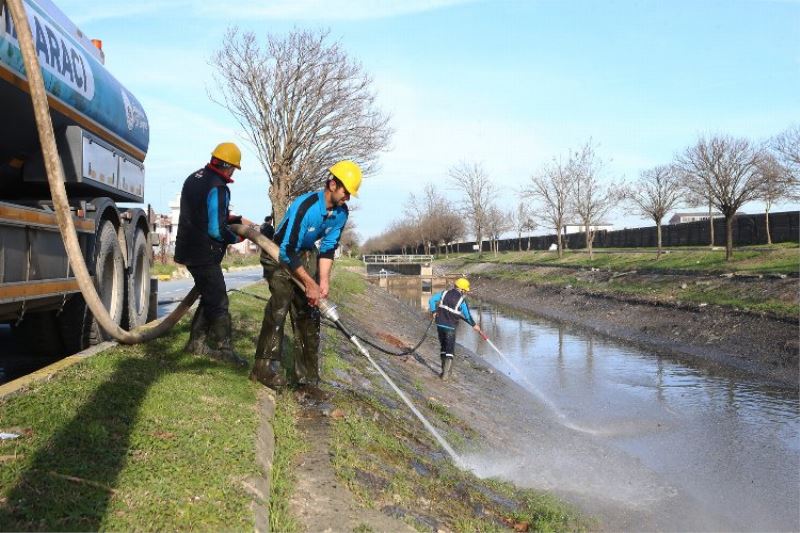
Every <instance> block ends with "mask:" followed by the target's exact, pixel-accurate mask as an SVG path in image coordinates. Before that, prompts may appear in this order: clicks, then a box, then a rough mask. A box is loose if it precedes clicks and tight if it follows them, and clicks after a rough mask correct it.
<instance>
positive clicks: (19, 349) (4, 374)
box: [0, 266, 262, 383]
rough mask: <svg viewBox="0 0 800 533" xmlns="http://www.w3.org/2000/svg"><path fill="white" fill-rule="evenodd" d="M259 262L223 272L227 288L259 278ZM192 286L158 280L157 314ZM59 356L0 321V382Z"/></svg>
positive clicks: (175, 303)
mask: <svg viewBox="0 0 800 533" xmlns="http://www.w3.org/2000/svg"><path fill="white" fill-rule="evenodd" d="M261 274H262V270H261V267H260V266H256V267H252V268H247V269H241V270H235V271H232V272H228V273H226V274H225V284H226V285H227V287H228V289H237V288H241V287H244V286H246V285H250V284H252V283H255V282H257V281H258V280H260V279H261ZM193 286H194V283H193V282H192V279H191V278H189V279H179V280H170V281H160V282H159V283H158V316H159V318H160V317H162V316H165V315H166V314H168V313H169V312H170V311H172V310H173V309H175V307H177V306H178V303H179V302H180V301H181V300H182V299H183V297H184V296H186V294H187V293H188V292H189V290H191V288H192V287H193ZM58 359H59V358H48V357H37V356H35V355H32V354H28V353H26V352H25V349H24V347H23V346H21V345H20V343H18V342H17V341H16V340H15V339H14V335H13V334H12V332H11V326H9V325H7V324H2V325H0V383H5V382H7V381H11V380H12V379H16V378H18V377H20V376H23V375H25V374H28V373H30V372H34V371H35V370H38V369H40V368H42V367H44V366H47V365H49V364H51V363H54V362H55V361H57V360H58Z"/></svg>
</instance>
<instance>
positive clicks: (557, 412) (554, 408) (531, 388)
mask: <svg viewBox="0 0 800 533" xmlns="http://www.w3.org/2000/svg"><path fill="white" fill-rule="evenodd" d="M481 337H482V338H483V340H485V341H486V342H487V343H489V346H491V347H492V349H494V351H495V352H497V355H499V356H500V357H501V358H502V359H503V361H505V362H506V364H507V365H508V366H510V367H511V369H512V370H513V371H514V372H516V374H517V376H519V377H520V378H521V379H522V380H523V381H524V382H525V383H526V384H527V385H528V390H529V391H530V392H531V393H532V394H533V395H534V396H536V398H538V399H539V401H540V402H542V403H543V404H545V405H546V406H547V407H548V408H549V409H550V410H551V411H552V412H553V413H555V415H556V416H557V417H558V418H559V420H560V422H561V424H563V425H564V427H567V428H569V429H573V430H575V431H580V432H582V433H590V434H592V435H600V434H602V433H605V432H603V431H598V430H596V429H591V428H587V427H584V426H579V425H577V424H575V423H573V422H570V421H569V420H568V419H567V415H565V414H564V413H563V412H562V411H561V409H559V408H558V406H557V405H555V404H554V403H553V402H551V401H550V400H549V399H548V398H547V397H546V396H545V395H544V394H542V392H541V391H540V390H539V388H538V387H537V386H536V385H534V384H533V383H531V381H530V380H529V379H528V378H527V377H525V374H524V373H523V372H522V370H520V369H519V368H517V366H516V365H515V364H514V363H512V362H511V360H510V359H509V358H508V357H506V356H505V354H504V353H503V352H501V351H500V349H499V348H498V347H497V346H495V345H494V343H493V342H492V341H491V339H490V338H489V337H487V336H485V335H481Z"/></svg>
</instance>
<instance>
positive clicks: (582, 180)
mask: <svg viewBox="0 0 800 533" xmlns="http://www.w3.org/2000/svg"><path fill="white" fill-rule="evenodd" d="M602 168H603V162H602V161H601V160H600V159H599V158H598V157H597V155H596V154H595V151H594V147H593V146H592V142H591V140H590V141H588V142H587V143H586V144H585V145H583V146H582V147H581V148H580V149H579V150H576V151H575V152H574V153H572V154H571V155H570V160H569V172H570V173H571V174H572V176H573V177H572V195H571V198H570V206H571V211H573V212H574V213H575V214H576V215H578V217H579V218H580V220H581V223H582V224H583V227H584V230H585V232H586V248H587V249H588V250H589V259H592V258H593V253H592V244H593V243H594V237H595V233H596V231H597V230H596V226H597V224H598V223H599V222H600V221H601V219H602V218H603V217H604V216H606V214H608V212H609V211H610V210H611V208H612V207H613V206H614V203H615V202H616V201H617V200H618V199H619V196H620V194H619V192H618V191H617V190H616V188H615V187H614V186H608V185H604V184H603V183H602V182H601V180H600V171H601V170H602Z"/></svg>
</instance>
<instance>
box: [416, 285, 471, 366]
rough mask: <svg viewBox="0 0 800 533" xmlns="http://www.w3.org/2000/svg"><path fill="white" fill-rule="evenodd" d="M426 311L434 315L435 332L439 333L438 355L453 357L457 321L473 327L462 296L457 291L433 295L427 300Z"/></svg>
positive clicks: (465, 301)
mask: <svg viewBox="0 0 800 533" xmlns="http://www.w3.org/2000/svg"><path fill="white" fill-rule="evenodd" d="M428 309H429V310H430V312H431V313H436V330H437V332H438V333H439V347H440V349H441V351H440V355H441V357H442V358H443V359H444V358H445V357H450V358H452V357H453V352H454V350H455V346H456V328H457V327H458V322H459V320H463V321H464V322H466V323H467V324H469V325H470V326H475V320H474V319H473V318H472V314H471V313H470V312H469V306H468V305H467V300H466V298H465V297H464V294H463V293H462V292H461V291H460V290H458V289H455V288H454V289H448V290H445V291H442V292H439V293H436V294H434V295H433V296H431V298H430V299H429V300H428Z"/></svg>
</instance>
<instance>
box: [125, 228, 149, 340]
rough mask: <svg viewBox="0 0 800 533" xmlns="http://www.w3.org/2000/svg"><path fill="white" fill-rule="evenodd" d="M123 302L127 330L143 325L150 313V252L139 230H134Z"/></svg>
mask: <svg viewBox="0 0 800 533" xmlns="http://www.w3.org/2000/svg"><path fill="white" fill-rule="evenodd" d="M125 300H126V302H125V303H126V311H127V312H126V318H127V320H126V326H127V329H129V330H131V329H133V328H135V327H137V326H141V325H142V324H145V323H146V322H147V315H148V312H149V311H150V250H149V248H148V244H147V236H146V235H145V233H144V231H142V230H141V229H137V230H136V234H135V236H134V238H133V249H132V253H131V260H130V269H129V271H128V275H127V276H126V291H125Z"/></svg>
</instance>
